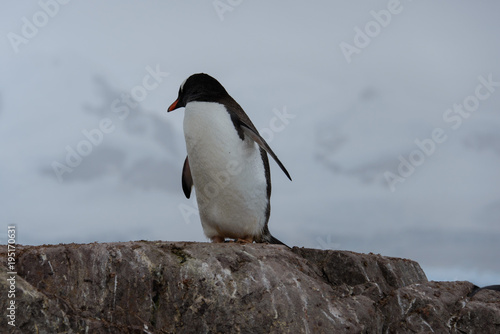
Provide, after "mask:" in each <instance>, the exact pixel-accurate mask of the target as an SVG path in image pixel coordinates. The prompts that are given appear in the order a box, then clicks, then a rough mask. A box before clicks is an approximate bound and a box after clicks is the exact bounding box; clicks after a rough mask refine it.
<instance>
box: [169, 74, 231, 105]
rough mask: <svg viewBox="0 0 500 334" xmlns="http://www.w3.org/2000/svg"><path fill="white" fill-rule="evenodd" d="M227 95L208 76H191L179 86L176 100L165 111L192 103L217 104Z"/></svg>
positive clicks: (220, 86) (222, 88) (219, 85)
mask: <svg viewBox="0 0 500 334" xmlns="http://www.w3.org/2000/svg"><path fill="white" fill-rule="evenodd" d="M227 95H228V93H227V91H226V90H225V89H224V87H222V85H221V84H220V83H219V81H217V80H216V79H214V78H212V77H211V76H209V75H208V74H205V73H197V74H193V75H191V76H190V77H189V78H187V79H186V80H184V82H183V83H182V84H181V86H180V88H179V95H178V96H177V100H175V101H174V103H172V104H171V105H170V107H168V109H167V111H169V112H170V111H172V110H175V109H177V108H183V107H185V106H186V104H188V103H189V102H193V101H199V102H202V101H203V102H217V101H219V100H220V99H221V98H223V97H225V96H227Z"/></svg>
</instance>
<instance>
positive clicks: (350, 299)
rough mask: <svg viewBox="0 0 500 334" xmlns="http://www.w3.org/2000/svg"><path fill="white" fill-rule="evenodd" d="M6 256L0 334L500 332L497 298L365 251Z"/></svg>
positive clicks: (135, 248) (66, 250)
mask: <svg viewBox="0 0 500 334" xmlns="http://www.w3.org/2000/svg"><path fill="white" fill-rule="evenodd" d="M6 255H7V254H6V247H5V246H1V247H0V258H1V260H2V263H4V264H5V263H6ZM16 257H17V259H16V260H17V263H16V270H17V276H16V296H15V301H16V306H17V309H16V319H15V320H16V322H15V324H16V327H12V326H9V325H8V324H7V321H8V318H7V317H6V316H5V315H4V316H2V318H1V319H0V328H1V329H2V333H3V329H7V331H8V332H11V333H51V334H52V333H433V332H434V333H500V293H499V292H498V291H487V290H484V291H480V292H478V293H477V294H476V295H474V296H473V297H471V298H469V297H467V295H468V294H469V293H470V292H471V291H472V290H473V288H474V285H473V284H472V283H469V282H428V281H427V278H426V277H425V274H424V272H423V271H422V269H421V268H420V266H419V265H418V263H416V262H414V261H410V260H406V259H398V258H389V257H383V256H380V255H375V254H357V253H353V252H347V251H331V250H329V251H323V250H316V249H303V248H300V249H299V248H294V249H293V250H288V249H287V248H285V247H283V246H277V245H265V244H236V243H226V244H210V243H186V242H146V241H138V242H124V243H105V244H99V243H94V244H85V245H82V244H67V245H62V244H61V245H47V246H18V248H17V250H16ZM0 276H1V277H0V286H1V294H2V297H1V298H0V301H1V302H0V307H1V308H2V310H6V308H7V306H8V304H7V303H8V302H9V300H8V298H5V296H6V291H7V289H8V285H9V282H8V281H7V278H8V277H9V276H8V275H7V269H6V266H5V265H3V266H2V267H1V268H0Z"/></svg>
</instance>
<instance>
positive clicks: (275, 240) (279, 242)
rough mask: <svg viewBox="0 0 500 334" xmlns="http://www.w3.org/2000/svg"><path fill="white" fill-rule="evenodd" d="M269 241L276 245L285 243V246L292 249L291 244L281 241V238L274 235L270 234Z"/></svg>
mask: <svg viewBox="0 0 500 334" xmlns="http://www.w3.org/2000/svg"><path fill="white" fill-rule="evenodd" d="M267 242H269V243H270V244H274V245H283V246H286V247H287V248H288V249H292V248H290V246H288V245H287V244H285V243H284V242H281V241H280V240H278V239H276V238H275V237H273V236H272V235H269V240H267Z"/></svg>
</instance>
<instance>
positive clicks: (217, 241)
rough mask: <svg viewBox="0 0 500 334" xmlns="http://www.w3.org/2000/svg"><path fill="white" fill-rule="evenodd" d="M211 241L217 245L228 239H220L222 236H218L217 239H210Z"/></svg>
mask: <svg viewBox="0 0 500 334" xmlns="http://www.w3.org/2000/svg"><path fill="white" fill-rule="evenodd" d="M210 240H212V242H215V243H221V242H224V241H225V240H226V239H225V238H223V237H220V236H216V237H212V238H210Z"/></svg>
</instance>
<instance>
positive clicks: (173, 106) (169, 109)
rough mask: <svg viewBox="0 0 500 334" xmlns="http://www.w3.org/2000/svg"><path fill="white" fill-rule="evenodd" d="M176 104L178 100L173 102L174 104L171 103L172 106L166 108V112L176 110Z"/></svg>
mask: <svg viewBox="0 0 500 334" xmlns="http://www.w3.org/2000/svg"><path fill="white" fill-rule="evenodd" d="M178 102H179V99H177V100H175V101H174V103H172V104H171V105H170V107H168V109H167V112H170V111H172V110H174V109H176V108H177V103H178Z"/></svg>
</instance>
